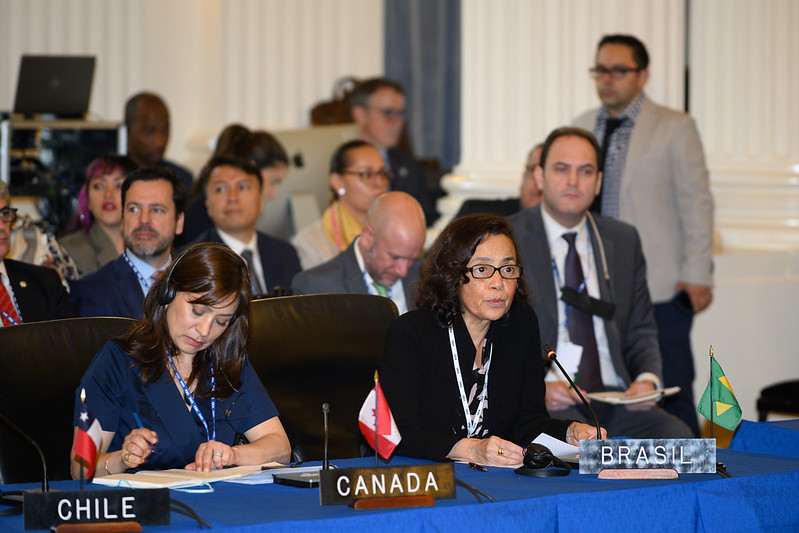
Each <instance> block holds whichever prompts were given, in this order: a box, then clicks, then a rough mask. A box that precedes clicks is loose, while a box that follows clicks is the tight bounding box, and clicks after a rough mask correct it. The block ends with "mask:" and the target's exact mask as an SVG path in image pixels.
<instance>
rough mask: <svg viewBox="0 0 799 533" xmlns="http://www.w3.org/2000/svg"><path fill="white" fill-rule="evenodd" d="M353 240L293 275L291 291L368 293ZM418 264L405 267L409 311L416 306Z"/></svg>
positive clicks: (403, 281) (404, 287)
mask: <svg viewBox="0 0 799 533" xmlns="http://www.w3.org/2000/svg"><path fill="white" fill-rule="evenodd" d="M356 242H357V240H356V241H354V242H353V243H352V244H350V245H349V246H348V247H347V249H346V250H344V251H343V252H341V253H340V254H338V255H337V256H336V257H334V258H333V259H331V260H329V261H326V262H324V263H322V264H321V265H317V266H315V267H313V268H310V269H308V270H303V271H302V272H300V273H299V274H297V275H296V276H294V280H293V281H292V282H291V287H292V289H294V294H330V293H333V294H337V293H345V294H369V291H368V290H367V289H366V285H365V284H364V282H363V274H362V273H361V269H360V268H358V259H357V258H356V257H355V243H356ZM420 264H421V261H419V260H418V259H417V260H416V261H414V262H413V265H411V268H410V269H408V275H407V276H406V277H405V279H403V280H402V287H403V289H404V291H405V302H406V303H407V304H408V311H411V310H413V309H416V305H415V300H416V280H417V278H418V277H419V266H420Z"/></svg>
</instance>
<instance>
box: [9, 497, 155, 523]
mask: <svg viewBox="0 0 799 533" xmlns="http://www.w3.org/2000/svg"><path fill="white" fill-rule="evenodd" d="M23 498H24V499H23V502H24V503H23V509H24V519H25V520H24V522H25V529H50V528H51V527H53V526H56V525H58V524H72V523H81V524H87V523H92V522H138V523H139V524H141V525H143V526H157V525H165V524H169V489H103V490H82V491H64V492H59V491H55V492H26V493H25V495H24V496H23Z"/></svg>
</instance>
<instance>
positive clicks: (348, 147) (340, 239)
mask: <svg viewBox="0 0 799 533" xmlns="http://www.w3.org/2000/svg"><path fill="white" fill-rule="evenodd" d="M391 177H392V175H391V171H390V170H388V169H386V167H385V163H384V161H383V156H381V155H380V152H378V151H377V148H375V147H374V146H372V145H371V144H369V143H367V142H366V141H350V142H347V143H344V144H342V145H341V146H339V147H338V148H337V149H336V151H335V152H334V153H333V157H332V158H331V161H330V189H331V191H332V193H333V195H332V201H331V202H330V206H329V207H328V208H327V209H326V210H325V212H324V213H323V214H322V218H321V219H319V220H317V221H316V222H314V223H313V224H311V225H309V226H307V227H305V228H303V229H302V230H300V231H299V233H297V235H296V236H295V237H294V238H293V239H292V241H291V243H292V244H293V245H294V247H295V248H296V249H297V253H298V254H299V256H300V263H301V265H302V268H303V269H306V270H307V269H309V268H311V267H313V266H316V265H318V264H320V263H324V262H325V261H327V260H329V259H332V258H334V257H335V256H336V255H338V254H339V253H340V252H343V251H344V250H346V249H347V247H348V246H349V245H350V244H351V243H352V241H353V240H354V239H355V237H357V236H358V235H359V234H360V233H361V227H362V226H363V223H364V220H366V212H367V211H369V207H370V206H371V205H372V202H374V201H375V200H376V199H377V197H378V196H380V195H381V194H383V193H384V192H386V191H387V190H388V188H389V185H390V184H391Z"/></svg>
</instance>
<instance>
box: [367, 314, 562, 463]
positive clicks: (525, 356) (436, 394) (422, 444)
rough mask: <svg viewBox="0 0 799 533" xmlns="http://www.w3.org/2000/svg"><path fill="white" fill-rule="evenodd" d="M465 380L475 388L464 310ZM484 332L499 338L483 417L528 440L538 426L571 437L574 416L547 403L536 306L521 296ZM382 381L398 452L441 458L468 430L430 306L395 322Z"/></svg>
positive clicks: (457, 329) (460, 336)
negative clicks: (553, 414) (557, 414)
mask: <svg viewBox="0 0 799 533" xmlns="http://www.w3.org/2000/svg"><path fill="white" fill-rule="evenodd" d="M454 333H455V343H456V345H457V347H458V361H459V363H460V368H461V373H462V375H463V376H464V388H465V389H466V391H467V394H468V391H469V390H470V389H471V384H470V382H469V380H470V379H471V383H474V379H473V378H471V374H472V366H473V364H474V356H475V349H474V343H473V342H472V338H471V336H470V335H469V330H468V329H467V328H466V324H465V323H464V321H463V318H462V317H460V316H459V317H458V318H457V320H456V321H455V324H454ZM486 338H487V339H489V340H491V342H492V343H493V354H492V355H491V366H490V368H489V375H488V377H489V380H488V405H487V407H486V409H487V410H486V411H485V413H484V419H483V420H484V425H485V427H486V428H487V429H488V430H489V433H490V434H491V435H497V436H499V437H502V438H504V439H507V440H510V441H512V442H515V443H516V444H518V445H519V446H526V445H527V444H529V443H530V442H531V441H532V440H533V439H534V438H535V437H536V436H537V435H538V434H539V433H541V432H544V433H547V434H549V435H551V436H553V437H555V438H558V439H561V440H563V439H565V438H566V428H567V427H568V426H569V423H570V422H569V421H564V420H556V419H552V418H550V417H549V414H548V413H547V410H546V407H545V406H544V392H545V386H544V362H543V360H542V355H541V342H540V337H539V335H538V323H537V321H536V318H535V314H534V313H533V312H532V311H531V310H530V308H529V307H528V306H527V305H526V304H523V303H520V302H517V303H515V304H514V305H513V306H512V307H511V311H510V313H509V315H508V317H507V318H504V319H501V320H497V321H495V322H493V323H492V324H491V326H490V328H489V330H488V334H487V335H486ZM377 366H378V369H379V371H380V382H381V385H382V387H383V391H384V393H385V395H386V400H387V401H388V404H389V407H390V408H391V412H392V413H393V414H394V418H395V419H396V422H397V428H398V429H399V432H400V434H401V435H402V441H401V442H400V444H399V446H398V447H397V450H396V453H397V454H398V455H407V456H410V457H422V458H424V459H431V460H433V461H443V460H444V458H445V457H446V455H447V454H448V453H449V451H450V450H451V449H452V447H453V446H454V445H455V443H456V442H458V441H459V440H460V439H462V438H465V437H466V418H465V416H464V414H463V405H462V403H461V399H460V394H459V392H458V382H457V379H456V377H455V369H454V367H453V364H452V352H451V349H450V343H449V335H448V334H447V328H444V327H441V326H440V325H439V324H438V322H437V321H436V317H435V314H434V313H433V311H432V310H430V309H417V310H416V311H411V312H409V313H406V314H404V315H402V316H401V317H399V318H398V319H397V320H395V321H394V322H393V323H392V324H391V326H389V329H388V333H387V335H386V344H385V348H384V349H383V355H382V356H381V357H380V360H379V361H378V364H377Z"/></svg>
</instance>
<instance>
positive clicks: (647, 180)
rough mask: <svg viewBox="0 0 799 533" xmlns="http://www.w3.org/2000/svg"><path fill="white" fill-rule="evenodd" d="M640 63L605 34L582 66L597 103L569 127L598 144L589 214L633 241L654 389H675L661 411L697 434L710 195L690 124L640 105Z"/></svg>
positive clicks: (643, 56)
mask: <svg viewBox="0 0 799 533" xmlns="http://www.w3.org/2000/svg"><path fill="white" fill-rule="evenodd" d="M648 66H649V56H648V54H647V51H646V48H645V47H644V45H643V43H641V41H639V40H638V39H637V38H635V37H633V36H630V35H607V36H605V37H604V38H603V39H602V40H601V41H600V42H599V45H598V46H597V53H596V63H595V65H594V67H593V68H592V69H590V72H591V74H592V77H593V78H594V80H595V82H596V88H597V94H598V95H599V99H600V100H601V101H602V105H601V106H600V107H599V108H598V109H595V110H592V111H589V112H587V113H585V114H583V115H581V116H580V117H578V118H577V119H576V120H575V122H574V124H575V125H576V126H579V127H582V128H585V129H587V130H590V131H593V132H594V134H595V135H596V138H597V139H600V140H601V142H600V144H601V147H602V160H603V161H604V167H603V175H604V177H603V185H602V190H601V192H600V194H599V195H598V197H597V200H596V201H595V202H594V205H593V206H592V208H591V209H592V210H593V211H596V212H599V213H601V214H602V215H605V216H609V217H613V218H618V219H620V220H623V221H625V222H629V223H630V224H633V225H634V226H635V227H636V228H637V229H638V232H639V233H640V235H641V242H642V244H643V250H644V256H645V257H646V260H647V264H648V272H647V277H648V280H649V290H650V293H651V295H652V299H653V301H654V302H655V305H654V310H655V319H656V321H657V324H658V329H659V342H660V350H661V354H662V358H663V376H664V385H665V386H667V387H670V386H679V387H681V392H680V394H678V395H677V396H674V397H671V398H668V399H667V400H666V402H665V407H666V410H668V411H669V412H671V413H673V414H675V415H676V416H678V417H680V418H681V419H682V420H684V421H685V422H686V423H687V424H688V425H689V427H691V429H692V431H693V432H694V433H695V434H698V433H699V426H698V423H697V416H696V410H695V406H696V403H695V402H694V398H693V391H692V382H693V379H694V363H693V355H692V354H691V342H690V332H691V326H692V324H693V315H694V314H695V313H699V312H701V311H702V310H704V309H705V308H707V306H708V305H710V302H711V300H712V297H713V292H712V285H713V275H712V271H713V265H712V251H713V197H712V195H711V192H710V187H709V183H708V172H707V167H706V166H705V157H704V153H703V150H702V142H701V140H700V138H699V133H698V131H697V129H696V124H695V123H694V121H693V119H691V117H690V116H688V115H687V114H685V113H683V112H680V111H676V110H673V109H668V108H666V107H663V106H660V105H657V104H655V103H654V102H652V101H651V100H650V99H649V98H647V96H646V95H645V93H644V85H645V84H646V82H647V79H648V77H649V71H648Z"/></svg>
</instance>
